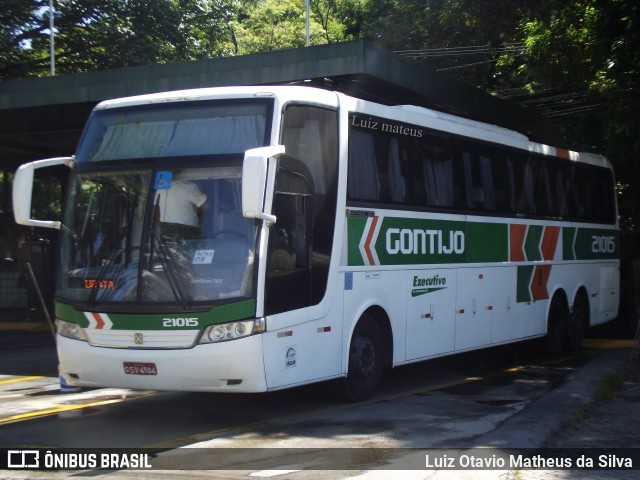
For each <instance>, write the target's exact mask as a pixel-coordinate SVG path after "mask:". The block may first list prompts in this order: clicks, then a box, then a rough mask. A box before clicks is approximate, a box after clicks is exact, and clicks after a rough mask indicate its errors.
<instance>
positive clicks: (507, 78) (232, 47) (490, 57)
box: [0, 0, 640, 214]
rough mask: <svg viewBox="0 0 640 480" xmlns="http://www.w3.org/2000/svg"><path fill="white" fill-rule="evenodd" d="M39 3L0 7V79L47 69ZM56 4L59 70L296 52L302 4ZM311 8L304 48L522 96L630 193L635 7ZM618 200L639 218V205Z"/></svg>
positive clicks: (374, 3) (350, 0)
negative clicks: (362, 46)
mask: <svg viewBox="0 0 640 480" xmlns="http://www.w3.org/2000/svg"><path fill="white" fill-rule="evenodd" d="M48 3H49V0H0V21H1V22H2V25H3V28H2V30H0V80H2V79H7V78H23V77H27V76H36V75H48V72H49V30H48V28H49V10H48ZM55 4H56V14H55V33H56V43H55V45H56V64H57V71H58V72H59V73H70V72H82V71H88V70H96V69H106V68H117V67H126V66H134V65H143V64H149V63H158V62H160V63H162V62H172V61H179V60H192V59H200V58H209V57H216V56H229V55H238V54H246V53H254V52H263V51H269V50H276V49H282V48H291V47H301V46H303V45H304V44H305V1H304V0H55ZM310 6H311V22H310V43H311V44H312V45H317V44H323V43H332V42H339V41H344V40H349V39H354V38H364V39H366V40H369V41H372V42H375V43H377V44H380V45H382V46H384V47H386V48H388V49H390V50H395V51H400V52H402V54H405V55H407V56H409V57H412V58H414V59H415V60H416V61H419V62H422V63H424V64H425V65H427V66H429V67H431V68H433V69H435V70H439V71H440V72H441V73H443V74H446V75H450V76H452V77H455V78H456V79H458V80H462V81H464V82H466V83H469V84H472V85H475V86H477V87H478V88H480V89H483V90H486V91H489V92H492V93H494V94H496V95H498V96H503V97H505V98H510V99H511V100H513V101H519V102H522V103H523V105H526V106H527V107H528V108H532V109H534V110H535V111H537V112H539V113H542V114H547V115H550V116H553V118H554V120H555V121H556V123H557V125H558V132H559V138H560V141H559V143H560V144H561V145H562V146H566V147H568V148H572V149H578V150H592V151H598V152H601V153H604V154H606V155H607V156H608V157H609V158H611V159H612V160H613V161H614V163H615V166H616V172H617V175H618V179H619V180H621V183H622V184H623V185H628V187H627V188H626V189H625V191H626V192H627V194H626V195H627V197H628V196H629V194H628V192H636V191H639V189H640V165H639V160H638V159H640V134H639V133H640V110H639V109H638V108H637V105H638V104H640V88H638V82H639V81H640V80H639V79H640V76H639V72H640V35H638V31H639V28H640V2H638V1H637V0H577V1H574V2H566V1H561V0H536V1H533V0H517V1H513V0H310ZM514 92H515V93H514ZM629 204H630V205H635V207H632V208H631V210H633V209H635V210H636V211H637V210H638V208H637V205H638V201H636V200H635V199H632V200H631V201H630V202H629ZM625 208H626V207H625ZM635 214H637V213H635Z"/></svg>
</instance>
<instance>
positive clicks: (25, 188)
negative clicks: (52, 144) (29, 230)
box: [12, 157, 74, 230]
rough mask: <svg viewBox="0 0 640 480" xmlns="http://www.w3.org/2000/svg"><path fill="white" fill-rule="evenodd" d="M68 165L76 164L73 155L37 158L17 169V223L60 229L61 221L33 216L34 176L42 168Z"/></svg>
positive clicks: (70, 166)
mask: <svg viewBox="0 0 640 480" xmlns="http://www.w3.org/2000/svg"><path fill="white" fill-rule="evenodd" d="M57 165H66V166H67V167H69V168H73V166H74V158H73V157H56V158H49V159H47V160H36V161H35V162H31V163H25V164H24V165H21V166H20V167H19V168H18V170H17V171H16V175H15V177H14V179H13V192H12V194H13V195H12V198H13V216H14V218H15V220H16V223H18V224H20V225H27V226H30V227H45V228H55V229H57V230H59V229H60V222H58V221H53V220H34V219H32V218H31V199H32V197H33V178H34V174H35V171H36V170H38V169H40V168H46V167H54V166H57Z"/></svg>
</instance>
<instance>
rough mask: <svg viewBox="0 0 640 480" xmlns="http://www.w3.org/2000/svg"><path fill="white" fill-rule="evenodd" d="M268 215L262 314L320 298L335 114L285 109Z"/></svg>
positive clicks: (333, 174)
mask: <svg viewBox="0 0 640 480" xmlns="http://www.w3.org/2000/svg"><path fill="white" fill-rule="evenodd" d="M281 143H282V144H283V145H284V146H285V149H286V154H285V156H283V157H282V158H280V160H279V166H278V173H277V177H276V194H275V199H274V209H273V211H274V214H275V215H276V217H277V218H278V221H277V223H276V224H275V225H274V226H273V228H272V229H271V232H270V234H269V246H268V249H269V250H268V252H269V260H268V262H269V269H268V274H267V283H266V303H265V309H266V311H267V313H268V314H274V313H279V312H285V311H289V310H294V309H298V308H303V307H307V306H310V305H315V304H317V303H319V302H320V301H321V300H322V298H324V295H325V292H326V289H327V281H328V275H329V260H328V259H330V258H331V253H332V252H331V248H332V246H333V233H334V227H335V219H336V205H337V198H336V197H337V184H338V114H337V112H336V111H335V110H330V109H327V108H320V107H313V106H309V105H296V104H293V105H288V106H287V107H286V109H285V111H284V116H283V121H282V133H281Z"/></svg>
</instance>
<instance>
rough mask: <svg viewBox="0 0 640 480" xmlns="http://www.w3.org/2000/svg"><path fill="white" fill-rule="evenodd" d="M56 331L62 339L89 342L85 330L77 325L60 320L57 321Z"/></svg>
mask: <svg viewBox="0 0 640 480" xmlns="http://www.w3.org/2000/svg"><path fill="white" fill-rule="evenodd" d="M56 330H57V332H58V335H60V336H62V337H67V338H72V339H74V340H82V341H84V342H86V341H88V339H87V336H86V335H85V333H84V328H82V327H81V326H80V325H78V324H76V323H71V322H65V321H64V320H60V319H59V318H58V319H56Z"/></svg>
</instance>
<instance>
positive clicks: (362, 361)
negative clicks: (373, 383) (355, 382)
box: [352, 335, 376, 380]
mask: <svg viewBox="0 0 640 480" xmlns="http://www.w3.org/2000/svg"><path fill="white" fill-rule="evenodd" d="M352 361H353V363H352V365H353V367H354V369H353V373H354V375H355V377H356V378H357V379H360V380H366V379H367V378H369V377H370V376H371V374H372V373H373V371H374V370H375V365H376V348H375V345H374V343H373V342H372V341H371V339H370V338H369V337H367V336H365V335H360V336H358V338H357V339H356V340H355V341H354V342H353V352H352Z"/></svg>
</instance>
